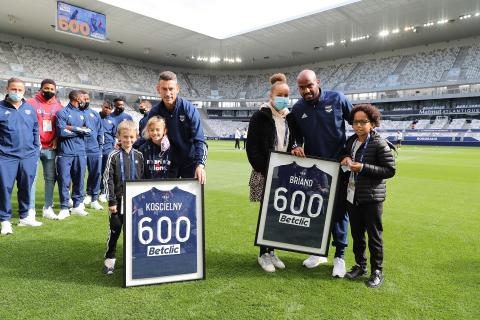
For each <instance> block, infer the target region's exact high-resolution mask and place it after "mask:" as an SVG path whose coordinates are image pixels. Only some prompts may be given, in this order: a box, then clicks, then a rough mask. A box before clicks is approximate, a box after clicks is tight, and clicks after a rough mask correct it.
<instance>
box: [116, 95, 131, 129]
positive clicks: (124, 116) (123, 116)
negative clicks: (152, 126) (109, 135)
mask: <svg viewBox="0 0 480 320" xmlns="http://www.w3.org/2000/svg"><path fill="white" fill-rule="evenodd" d="M113 106H114V107H115V111H113V113H112V114H111V117H112V118H113V119H114V120H115V122H116V123H117V126H118V124H119V123H120V122H122V121H123V120H131V121H133V119H132V116H130V115H129V114H128V113H126V112H125V100H124V99H123V98H115V99H113Z"/></svg>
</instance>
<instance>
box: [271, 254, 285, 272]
mask: <svg viewBox="0 0 480 320" xmlns="http://www.w3.org/2000/svg"><path fill="white" fill-rule="evenodd" d="M270 260H271V261H272V264H273V266H274V267H275V268H278V269H285V263H283V261H282V260H280V259H279V258H278V256H277V255H276V254H275V252H270Z"/></svg>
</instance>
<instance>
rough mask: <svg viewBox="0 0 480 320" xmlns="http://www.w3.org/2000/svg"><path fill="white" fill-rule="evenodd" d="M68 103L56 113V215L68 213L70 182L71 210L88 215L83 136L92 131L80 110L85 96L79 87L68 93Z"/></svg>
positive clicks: (60, 216)
mask: <svg viewBox="0 0 480 320" xmlns="http://www.w3.org/2000/svg"><path fill="white" fill-rule="evenodd" d="M68 98H69V99H70V103H69V104H68V105H67V106H66V107H65V108H63V109H61V110H60V111H58V113H57V124H56V125H57V134H58V151H57V158H56V160H57V176H58V191H59V194H60V213H59V214H58V219H59V220H62V219H65V218H67V217H68V216H70V213H69V211H68V200H69V193H68V191H69V186H70V181H71V182H72V200H73V208H72V214H77V215H80V216H86V215H88V212H86V211H85V210H84V205H83V203H82V201H83V197H84V193H83V189H84V176H85V169H86V166H87V155H86V151H85V140H86V138H87V137H90V136H91V135H92V130H91V129H89V128H88V127H87V122H86V119H85V113H84V112H83V111H82V110H80V108H83V107H84V106H85V96H84V95H83V93H82V91H80V90H73V91H71V92H70V93H69V94H68Z"/></svg>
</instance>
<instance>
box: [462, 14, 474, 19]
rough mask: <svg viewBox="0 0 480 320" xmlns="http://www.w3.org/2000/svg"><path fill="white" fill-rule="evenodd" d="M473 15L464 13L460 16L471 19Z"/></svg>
mask: <svg viewBox="0 0 480 320" xmlns="http://www.w3.org/2000/svg"><path fill="white" fill-rule="evenodd" d="M471 17H472V15H471V14H464V15H463V16H460V20H465V19H470V18H471Z"/></svg>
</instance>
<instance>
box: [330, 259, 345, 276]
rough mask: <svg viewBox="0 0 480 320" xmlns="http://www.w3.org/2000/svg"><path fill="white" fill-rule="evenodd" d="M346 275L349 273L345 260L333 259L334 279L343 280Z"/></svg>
mask: <svg viewBox="0 0 480 320" xmlns="http://www.w3.org/2000/svg"><path fill="white" fill-rule="evenodd" d="M345 273H347V269H346V268H345V260H343V259H342V258H338V257H335V258H334V259H333V271H332V277H338V278H343V277H345Z"/></svg>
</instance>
